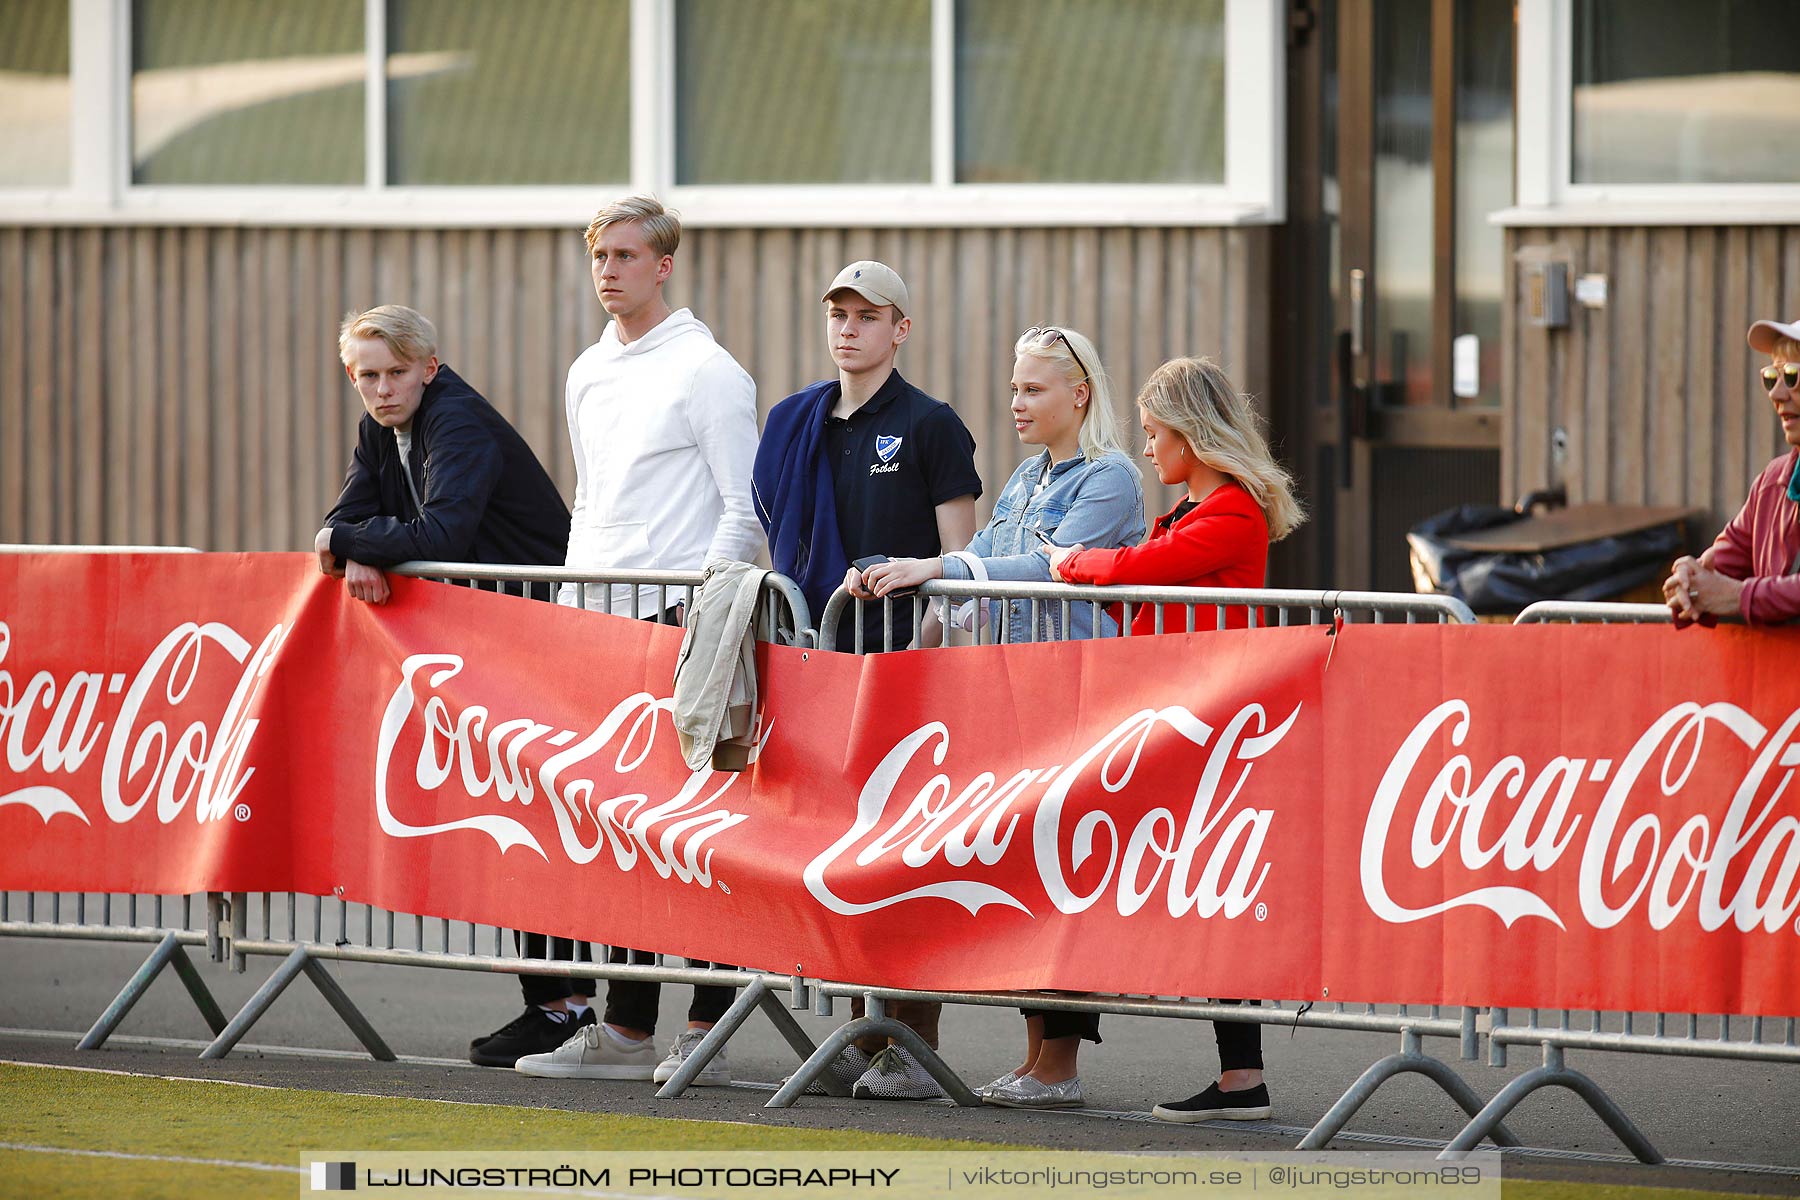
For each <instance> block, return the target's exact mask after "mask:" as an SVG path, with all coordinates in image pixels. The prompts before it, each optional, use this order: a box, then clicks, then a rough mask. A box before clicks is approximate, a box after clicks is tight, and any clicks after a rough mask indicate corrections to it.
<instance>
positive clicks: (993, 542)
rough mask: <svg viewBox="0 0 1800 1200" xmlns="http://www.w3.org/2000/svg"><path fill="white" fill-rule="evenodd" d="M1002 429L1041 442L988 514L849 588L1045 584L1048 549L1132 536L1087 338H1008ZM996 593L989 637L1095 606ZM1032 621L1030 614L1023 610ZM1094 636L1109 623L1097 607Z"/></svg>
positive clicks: (1080, 632)
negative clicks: (938, 548)
mask: <svg viewBox="0 0 1800 1200" xmlns="http://www.w3.org/2000/svg"><path fill="white" fill-rule="evenodd" d="M1013 355H1014V359H1013V373H1012V416H1013V429H1014V431H1015V432H1016V433H1017V434H1018V437H1019V441H1020V442H1022V443H1024V444H1025V445H1026V446H1032V447H1041V448H1042V449H1041V451H1040V452H1039V453H1037V454H1034V455H1032V456H1031V457H1030V458H1028V459H1026V460H1025V461H1024V462H1022V463H1020V464H1019V468H1018V470H1016V471H1014V472H1013V473H1012V477H1011V478H1010V479H1008V480H1007V481H1006V486H1005V487H1004V488H1003V489H1001V492H1000V498H999V499H998V500H996V501H995V502H994V516H993V519H992V520H990V521H989V522H988V524H987V527H986V528H985V529H983V530H981V531H980V532H978V533H977V534H976V535H975V538H974V540H973V541H971V542H970V543H969V545H968V548H967V549H965V550H960V551H957V552H955V553H952V554H946V555H943V556H942V557H939V558H903V559H893V560H890V561H888V562H883V563H877V564H875V565H874V566H871V567H870V568H869V569H868V570H866V571H862V572H858V571H857V570H856V569H855V568H854V567H852V568H851V570H850V573H849V575H848V576H847V577H846V580H845V582H846V584H847V585H848V586H849V588H850V590H851V592H853V593H855V594H857V595H861V596H865V597H873V598H876V599H879V598H881V597H883V596H888V595H892V594H894V593H896V592H903V591H906V590H909V589H911V588H916V587H918V586H919V585H920V584H921V583H924V582H925V581H926V580H930V579H975V580H989V579H992V580H1006V581H1015V580H1026V581H1036V582H1040V583H1048V582H1050V554H1051V553H1052V552H1053V551H1054V550H1056V549H1057V548H1058V547H1059V546H1067V545H1073V544H1075V543H1077V542H1080V543H1083V544H1087V545H1097V546H1130V545H1135V544H1136V543H1137V542H1138V541H1140V540H1142V538H1143V536H1144V489H1143V484H1142V483H1141V482H1140V480H1139V477H1138V472H1137V468H1136V467H1134V466H1133V465H1132V463H1131V459H1130V457H1129V456H1128V455H1127V454H1126V453H1125V451H1124V449H1123V448H1122V444H1121V440H1120V433H1119V430H1118V422H1117V420H1116V419H1115V418H1114V416H1113V409H1112V392H1111V388H1110V386H1109V383H1108V380H1107V376H1106V370H1105V368H1104V367H1103V366H1102V365H1101V363H1100V354H1099V351H1097V350H1096V349H1095V348H1094V343H1093V342H1091V341H1089V340H1088V339H1087V338H1086V337H1084V336H1083V335H1082V334H1080V333H1078V332H1077V331H1075V330H1073V329H1067V328H1063V327H1061V326H1056V325H1041V326H1037V327H1034V328H1031V329H1027V330H1026V331H1025V332H1024V333H1023V334H1021V335H1020V336H1019V340H1018V341H1017V343H1015V344H1014V346H1013ZM1002 603H1003V602H1001V601H989V602H988V603H987V605H986V607H987V610H988V611H987V612H986V613H985V614H983V615H984V617H985V619H986V620H987V621H988V623H989V624H990V625H991V626H992V627H993V639H994V640H995V641H1009V642H1038V641H1057V640H1061V639H1064V638H1086V637H1092V636H1093V635H1094V613H1093V609H1094V608H1095V607H1097V606H1094V605H1086V604H1077V605H1070V606H1069V608H1070V612H1069V614H1068V628H1067V629H1066V630H1065V629H1064V628H1063V614H1062V607H1063V606H1062V605H1060V604H1038V605H1036V606H1035V608H1036V612H1035V614H1034V612H1033V608H1034V606H1033V605H1032V604H1031V602H1029V601H1025V600H1014V601H1011V602H1010V603H1009V604H1007V606H1006V612H1005V614H1004V616H1005V619H1004V620H1002V619H1001V618H1002V611H1001V606H1002ZM1034 618H1035V619H1034ZM1100 619H1101V629H1100V633H1101V634H1102V636H1106V635H1110V634H1112V633H1114V632H1116V631H1117V630H1116V626H1114V624H1113V622H1112V618H1110V617H1108V616H1106V615H1105V614H1101V617H1100Z"/></svg>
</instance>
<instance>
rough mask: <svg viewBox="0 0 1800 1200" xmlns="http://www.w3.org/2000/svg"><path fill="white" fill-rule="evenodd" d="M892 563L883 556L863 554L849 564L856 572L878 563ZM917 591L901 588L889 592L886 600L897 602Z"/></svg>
mask: <svg viewBox="0 0 1800 1200" xmlns="http://www.w3.org/2000/svg"><path fill="white" fill-rule="evenodd" d="M892 561H893V560H892V559H890V558H889V557H888V556H887V555H885V554H865V555H864V556H863V557H861V558H859V559H857V560H856V561H855V562H853V563H851V564H850V565H851V566H853V567H855V568H856V569H857V570H858V571H867V570H868V569H869V568H870V567H873V566H876V565H878V564H880V563H884V562H892ZM918 590H919V589H918V588H901V589H900V590H899V591H897V592H889V593H888V594H887V598H888V599H896V600H897V599H899V598H900V597H901V596H910V595H912V594H913V593H914V592H916V591H918Z"/></svg>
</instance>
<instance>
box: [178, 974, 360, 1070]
mask: <svg viewBox="0 0 1800 1200" xmlns="http://www.w3.org/2000/svg"><path fill="white" fill-rule="evenodd" d="M302 974H304V975H305V976H306V977H307V978H308V979H310V980H312V981H313V986H314V987H317V988H318V989H319V991H320V992H321V993H322V994H323V995H324V997H325V1001H326V1003H328V1004H330V1005H331V1007H332V1009H333V1010H334V1011H335V1012H336V1013H337V1015H338V1016H339V1017H340V1018H341V1019H342V1020H343V1022H344V1024H346V1025H348V1026H349V1027H350V1032H352V1033H354V1034H355V1035H356V1037H357V1040H358V1041H360V1042H361V1043H362V1044H363V1046H364V1048H366V1049H367V1050H368V1052H369V1054H370V1055H371V1056H372V1057H374V1058H375V1059H377V1060H379V1061H381V1062H393V1061H394V1052H393V1051H392V1050H390V1049H388V1045H387V1043H386V1042H384V1041H382V1040H381V1035H380V1034H378V1033H376V1032H375V1027H374V1026H373V1025H371V1024H369V1022H368V1019H367V1018H366V1017H364V1016H363V1015H362V1012H361V1010H360V1009H358V1008H357V1007H356V1005H355V1003H353V1002H352V1001H351V999H350V997H349V996H347V995H345V993H344V989H343V988H341V987H339V986H338V982H337V980H335V979H333V978H332V977H331V975H330V974H329V973H328V972H327V971H326V970H325V965H324V964H323V963H321V962H319V961H318V960H317V959H315V958H314V957H313V956H312V955H311V954H310V953H309V952H308V951H307V950H306V948H305V947H304V946H302V947H299V948H298V949H296V950H295V951H294V952H293V953H292V954H290V955H288V956H287V957H286V958H284V959H283V960H282V961H281V965H280V966H279V967H277V968H276V969H275V973H274V974H273V975H271V976H269V978H268V979H267V980H265V981H264V983H263V985H262V986H261V987H260V988H257V989H256V995H254V996H252V997H250V999H249V1000H248V1001H247V1002H246V1003H245V1004H244V1007H243V1008H241V1009H239V1010H238V1013H237V1015H236V1016H235V1017H233V1018H231V1023H230V1024H228V1025H226V1026H225V1028H224V1029H223V1030H221V1031H220V1032H219V1036H218V1037H216V1038H214V1039H213V1041H212V1044H211V1045H209V1046H208V1047H207V1048H206V1049H204V1050H202V1051H201V1052H200V1057H201V1058H224V1057H225V1056H226V1055H227V1054H230V1053H231V1050H232V1047H234V1046H236V1045H237V1044H238V1043H239V1042H240V1041H242V1040H243V1038H244V1035H245V1034H246V1033H248V1032H250V1027H251V1026H252V1025H254V1024H256V1023H257V1022H258V1021H260V1020H261V1019H262V1015H263V1014H264V1013H266V1012H268V1011H269V1006H270V1005H272V1004H274V1003H275V1001H276V998H277V997H279V996H280V995H281V993H282V992H284V991H286V990H287V986H288V984H290V983H292V982H294V980H295V979H296V978H297V977H299V976H300V975H302Z"/></svg>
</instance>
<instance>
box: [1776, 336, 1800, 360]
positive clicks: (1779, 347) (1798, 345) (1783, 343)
mask: <svg viewBox="0 0 1800 1200" xmlns="http://www.w3.org/2000/svg"><path fill="white" fill-rule="evenodd" d="M1777 356H1779V357H1780V359H1781V361H1782V362H1800V342H1796V341H1795V340H1794V339H1793V338H1789V337H1784V338H1776V339H1775V344H1774V345H1773V346H1770V347H1769V357H1770V358H1775V357H1777Z"/></svg>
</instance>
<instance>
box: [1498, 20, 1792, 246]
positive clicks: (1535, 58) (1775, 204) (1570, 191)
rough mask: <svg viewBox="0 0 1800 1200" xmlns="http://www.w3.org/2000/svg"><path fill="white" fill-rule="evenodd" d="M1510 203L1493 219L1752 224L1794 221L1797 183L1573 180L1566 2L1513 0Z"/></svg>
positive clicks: (1570, 24) (1570, 29) (1570, 35)
mask: <svg viewBox="0 0 1800 1200" xmlns="http://www.w3.org/2000/svg"><path fill="white" fill-rule="evenodd" d="M1518 39H1519V40H1518V93H1517V95H1518V99H1517V106H1518V109H1517V111H1518V128H1517V133H1516V135H1515V136H1516V138H1517V142H1516V145H1517V147H1518V149H1517V154H1518V165H1517V178H1516V180H1515V192H1514V194H1515V195H1516V196H1517V197H1518V200H1517V203H1516V204H1515V206H1514V207H1512V208H1509V209H1504V210H1502V211H1500V212H1497V213H1495V214H1494V215H1493V216H1492V217H1491V218H1490V219H1491V220H1492V221H1494V222H1495V223H1496V224H1500V225H1513V226H1531V225H1548V226H1565V225H1567V226H1573V225H1762V224H1769V223H1778V224H1787V223H1791V222H1793V221H1795V220H1796V219H1800V183H1794V184H1784V183H1739V184H1720V183H1633V184H1619V183H1577V182H1575V179H1574V170H1575V163H1574V153H1573V147H1574V123H1575V0H1519V26H1518Z"/></svg>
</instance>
